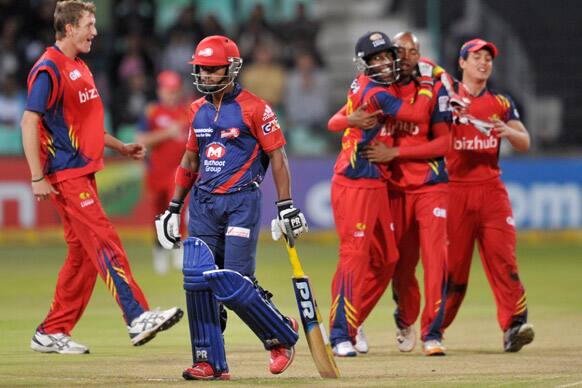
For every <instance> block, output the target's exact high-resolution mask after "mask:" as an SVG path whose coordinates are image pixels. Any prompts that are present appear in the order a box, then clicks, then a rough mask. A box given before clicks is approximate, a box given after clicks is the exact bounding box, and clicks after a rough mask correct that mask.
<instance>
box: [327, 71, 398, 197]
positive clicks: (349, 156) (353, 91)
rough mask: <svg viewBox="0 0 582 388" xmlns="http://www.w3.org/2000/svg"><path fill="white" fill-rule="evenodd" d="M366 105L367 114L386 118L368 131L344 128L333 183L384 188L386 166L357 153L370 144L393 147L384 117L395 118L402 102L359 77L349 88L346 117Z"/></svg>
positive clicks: (386, 90) (386, 175) (389, 92)
mask: <svg viewBox="0 0 582 388" xmlns="http://www.w3.org/2000/svg"><path fill="white" fill-rule="evenodd" d="M366 102H369V106H368V108H367V110H368V111H369V112H373V111H375V110H377V109H382V110H383V111H384V113H385V116H384V117H382V118H381V119H380V121H381V123H380V124H379V125H377V126H376V127H375V128H372V129H369V130H363V129H360V128H347V129H346V130H345V131H344V133H343V136H342V149H341V151H340V154H339V155H338V158H337V160H336V162H335V166H334V179H336V180H337V179H340V180H341V182H342V183H344V184H350V183H354V184H356V185H358V186H366V187H383V186H384V185H385V181H386V180H387V179H388V177H389V176H390V173H389V170H388V168H387V166H386V165H382V164H376V163H371V162H369V161H368V160H367V159H364V158H362V157H361V156H360V151H361V150H362V149H363V148H364V147H365V146H366V145H368V144H370V143H371V142H372V141H377V142H383V143H385V144H386V145H388V146H391V145H392V137H391V136H390V134H389V133H388V132H387V130H386V127H385V126H384V121H385V120H386V116H387V115H390V116H395V115H396V114H397V113H398V111H399V109H400V106H401V105H402V100H400V99H398V98H396V97H395V96H394V91H393V90H392V89H390V88H387V87H386V86H385V85H380V84H377V83H375V82H373V81H371V80H370V79H368V78H367V77H366V76H365V75H363V74H360V75H359V76H358V77H356V79H354V81H353V82H352V84H351V86H350V90H349V92H348V99H347V108H346V114H347V115H350V114H351V113H352V112H353V111H354V110H356V109H357V108H358V107H359V106H360V105H363V104H364V103H366ZM341 178H348V179H341ZM350 180H352V182H350ZM356 180H357V181H356Z"/></svg>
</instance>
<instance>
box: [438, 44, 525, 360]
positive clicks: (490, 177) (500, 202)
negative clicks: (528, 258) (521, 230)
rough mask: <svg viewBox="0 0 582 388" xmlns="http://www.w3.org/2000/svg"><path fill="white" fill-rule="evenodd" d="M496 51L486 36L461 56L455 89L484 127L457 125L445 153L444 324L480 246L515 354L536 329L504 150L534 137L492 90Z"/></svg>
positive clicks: (463, 288)
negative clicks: (504, 176) (504, 173)
mask: <svg viewBox="0 0 582 388" xmlns="http://www.w3.org/2000/svg"><path fill="white" fill-rule="evenodd" d="M497 54H498V51H497V47H496V46H495V45H494V44H493V43H491V42H486V41H484V40H482V39H473V40H470V41H468V42H466V43H465V44H463V46H462V47H461V50H460V53H459V66H460V68H461V70H462V72H463V78H462V81H463V83H462V84H457V85H456V88H455V89H456V92H457V93H458V94H459V95H460V96H461V97H463V98H467V99H468V100H470V105H469V108H468V110H467V112H466V113H467V116H468V117H471V118H473V119H477V120H479V122H481V123H484V124H485V126H484V127H483V128H480V129H479V128H478V127H477V125H474V124H472V123H471V122H465V124H463V123H462V122H459V123H456V124H454V125H453V126H452V150H451V151H450V152H449V154H448V155H447V168H448V171H449V180H450V183H449V187H450V205H449V212H448V235H449V241H450V245H449V265H448V271H449V275H448V278H449V289H448V297H447V303H446V308H445V319H444V327H448V326H449V325H450V324H451V323H452V321H453V320H454V318H455V316H456V315H457V312H458V311H459V308H460V306H461V302H462V301H463V298H464V296H465V292H466V291H467V283H468V280H469V270H470V266H471V258H472V256H473V248H474V245H475V241H477V244H478V247H479V254H480V256H481V261H482V262H483V267H484V269H485V273H486V275H487V279H488V280H489V283H490V285H491V288H492V290H493V294H494V296H495V303H496V304H497V320H498V322H499V326H500V327H501V330H503V332H504V336H503V343H504V350H505V351H506V352H517V351H519V350H520V349H521V348H522V347H523V346H524V345H527V344H529V343H530V342H532V341H533V338H534V330H533V326H532V325H531V324H529V323H527V312H528V310H527V300H526V294H525V289H524V287H523V285H522V283H521V281H520V279H519V275H518V268H517V260H516V256H515V246H516V232H515V221H514V219H513V214H512V210H511V204H510V202H509V197H508V194H507V190H506V189H505V186H504V184H503V182H502V181H501V179H500V175H501V171H500V169H499V147H500V144H501V141H502V140H503V139H506V140H507V141H508V142H509V143H510V144H511V146H512V147H513V148H514V149H515V150H517V151H520V152H525V151H527V150H528V149H529V145H530V137H529V134H528V132H527V130H526V128H525V127H524V125H523V123H522V122H521V121H520V119H519V114H518V112H517V109H516V107H515V105H514V103H513V101H512V100H511V99H510V98H509V97H507V96H506V95H502V94H499V93H496V92H494V91H492V90H491V89H489V88H488V86H487V82H488V80H489V77H490V76H491V73H492V71H493V63H494V59H495V57H497ZM486 127H489V128H491V130H490V131H488V130H484V129H487V128H486Z"/></svg>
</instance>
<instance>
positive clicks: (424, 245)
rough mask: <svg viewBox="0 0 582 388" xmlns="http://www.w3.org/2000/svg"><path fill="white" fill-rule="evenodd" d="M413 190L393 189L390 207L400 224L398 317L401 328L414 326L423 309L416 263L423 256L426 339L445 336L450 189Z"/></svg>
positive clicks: (396, 275) (395, 288) (395, 281)
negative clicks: (443, 334) (412, 191)
mask: <svg viewBox="0 0 582 388" xmlns="http://www.w3.org/2000/svg"><path fill="white" fill-rule="evenodd" d="M441 186H442V187H441V189H442V191H429V192H424V193H411V192H402V191H392V190H391V191H390V193H389V194H390V209H391V211H392V216H393V217H394V223H395V224H396V243H397V244H398V252H399V254H400V258H399V259H398V264H397V265H396V270H395V271H394V278H393V280H392V292H393V295H394V300H395V302H396V305H397V306H396V311H395V312H394V317H395V319H396V325H397V326H398V327H399V328H401V329H402V328H405V327H408V326H411V325H413V324H414V322H415V321H416V318H417V317H418V313H419V311H420V291H419V286H418V282H417V280H416V276H415V273H416V265H417V264H418V259H419V247H420V253H421V254H420V256H421V257H422V267H423V268H424V299H425V303H424V309H423V311H422V318H421V323H420V326H421V339H422V340H423V341H427V340H431V339H438V340H440V339H441V337H442V323H443V315H444V307H445V304H444V301H443V299H444V298H445V296H446V293H445V285H446V273H447V269H446V267H447V218H446V216H447V213H446V212H447V210H446V209H447V205H448V191H447V189H446V186H444V185H441Z"/></svg>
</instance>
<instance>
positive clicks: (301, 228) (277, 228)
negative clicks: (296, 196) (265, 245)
mask: <svg viewBox="0 0 582 388" xmlns="http://www.w3.org/2000/svg"><path fill="white" fill-rule="evenodd" d="M275 204H276V205H277V213H278V217H277V219H275V220H273V221H272V222H271V236H272V237H273V240H275V241H276V240H278V239H280V238H281V236H283V235H285V237H286V238H287V241H288V242H289V245H291V246H292V245H293V242H294V240H295V239H296V238H297V237H299V236H300V235H301V234H302V233H305V232H307V231H308V230H309V227H308V226H307V221H306V220H305V216H304V215H303V213H301V210H299V209H296V208H295V207H294V206H293V200H292V199H284V200H282V201H277V202H275Z"/></svg>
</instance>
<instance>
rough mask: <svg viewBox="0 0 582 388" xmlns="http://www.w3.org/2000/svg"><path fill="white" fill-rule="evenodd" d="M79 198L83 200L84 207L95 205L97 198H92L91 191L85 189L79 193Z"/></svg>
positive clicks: (82, 205)
mask: <svg viewBox="0 0 582 388" xmlns="http://www.w3.org/2000/svg"><path fill="white" fill-rule="evenodd" d="M79 199H80V200H81V207H82V208H83V207H87V206H90V205H93V204H94V203H95V200H94V199H93V198H91V193H88V192H86V191H83V192H82V193H80V194H79Z"/></svg>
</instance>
